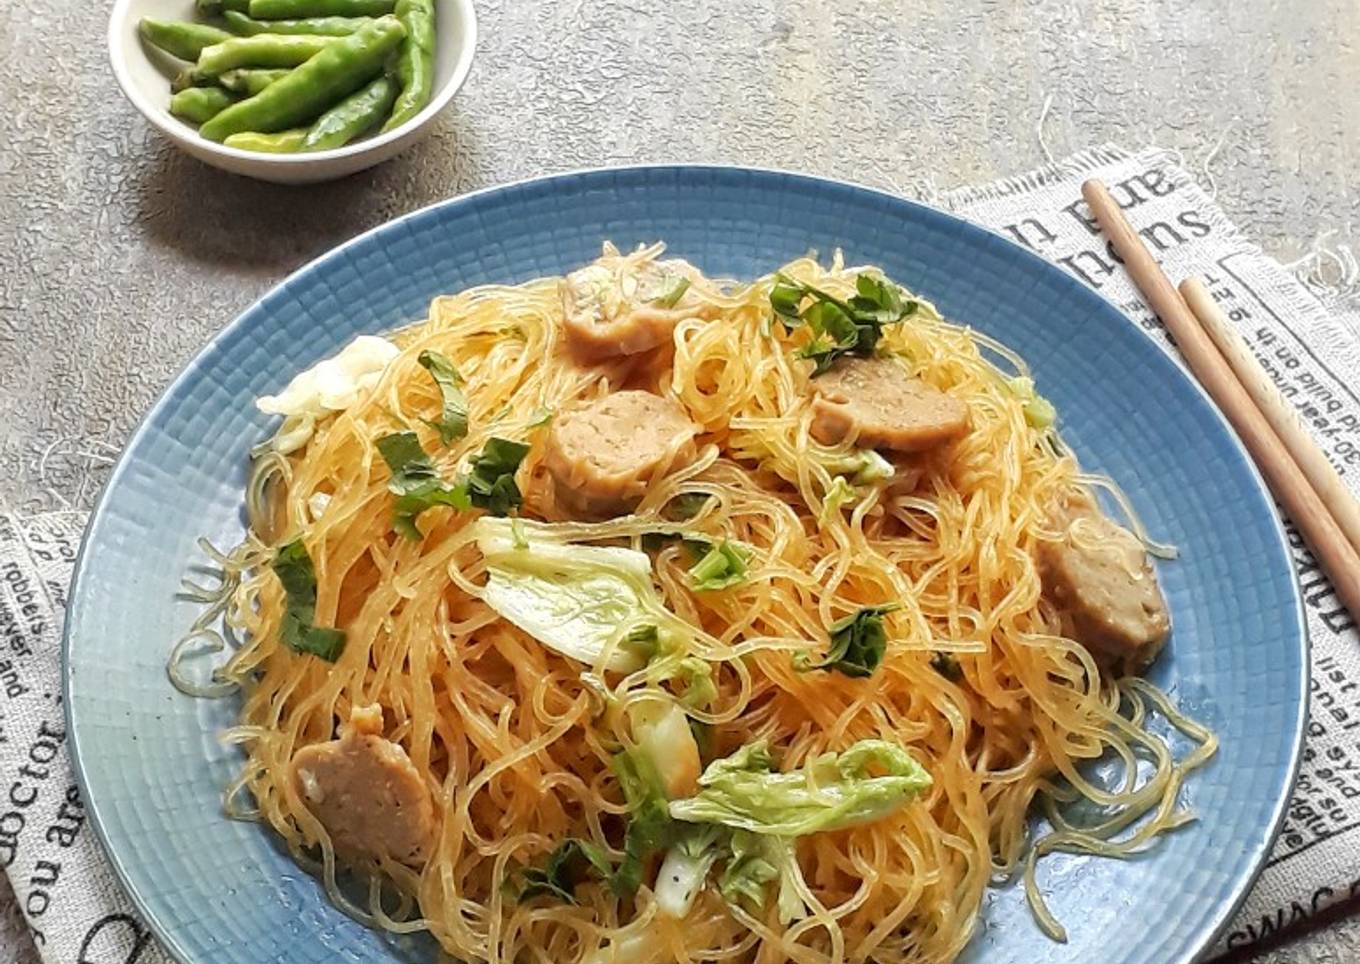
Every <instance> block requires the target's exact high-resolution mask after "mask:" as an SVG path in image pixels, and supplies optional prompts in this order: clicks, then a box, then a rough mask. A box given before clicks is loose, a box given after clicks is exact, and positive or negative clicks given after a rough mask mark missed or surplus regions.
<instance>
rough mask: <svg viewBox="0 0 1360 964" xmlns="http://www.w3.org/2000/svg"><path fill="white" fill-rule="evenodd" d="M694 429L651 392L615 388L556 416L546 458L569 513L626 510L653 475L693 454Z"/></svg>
mask: <svg viewBox="0 0 1360 964" xmlns="http://www.w3.org/2000/svg"><path fill="white" fill-rule="evenodd" d="M695 432H696V428H695V426H694V423H692V422H691V421H690V420H689V418H688V416H686V414H685V411H684V409H682V408H681V407H680V406H679V405H678V404H676V403H675V402H673V401H671V400H670V399H667V398H661V397H660V396H658V395H653V394H651V393H650V392H635V391H629V392H616V393H614V394H613V395H606V396H605V397H603V398H598V399H596V400H595V401H593V402H589V403H587V404H585V405H583V406H581V407H580V408H576V409H572V410H570V411H566V412H563V413H561V414H560V415H558V416H557V418H556V419H554V420H553V425H552V430H551V431H550V432H549V433H548V441H547V449H546V451H545V453H544V456H543V464H544V465H545V466H546V467H547V469H548V472H549V473H550V474H551V475H552V477H553V482H554V485H555V490H556V493H557V501H558V503H559V504H560V505H561V506H562V507H563V508H564V509H566V511H568V512H570V513H572V514H573V515H578V516H583V517H587V518H609V517H610V516H616V515H623V514H625V513H628V512H631V511H632V510H633V509H635V508H636V507H637V504H638V503H639V502H641V501H642V497H643V495H644V494H646V491H647V483H648V482H650V481H651V480H652V479H653V478H654V477H656V476H658V475H662V474H665V473H666V472H668V471H670V470H672V469H676V468H680V467H682V466H684V465H687V464H688V463H690V462H692V461H693V460H694V455H695V447H694V435H695Z"/></svg>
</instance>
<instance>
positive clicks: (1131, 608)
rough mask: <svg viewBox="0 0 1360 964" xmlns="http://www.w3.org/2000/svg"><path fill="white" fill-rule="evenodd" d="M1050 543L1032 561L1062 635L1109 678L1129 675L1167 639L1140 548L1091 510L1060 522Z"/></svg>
mask: <svg viewBox="0 0 1360 964" xmlns="http://www.w3.org/2000/svg"><path fill="white" fill-rule="evenodd" d="M1063 522H1064V524H1065V525H1066V529H1065V531H1064V533H1063V537H1062V538H1061V539H1060V540H1058V541H1057V542H1041V543H1040V544H1039V547H1038V551H1037V556H1038V559H1037V561H1038V564H1039V578H1040V580H1041V581H1042V583H1043V590H1044V595H1045V596H1046V597H1048V599H1049V600H1050V601H1051V602H1052V603H1053V605H1054V606H1055V607H1057V609H1058V611H1059V613H1061V616H1062V620H1063V629H1064V631H1065V632H1067V633H1068V634H1069V635H1070V636H1071V637H1072V638H1073V639H1075V640H1076V641H1077V642H1079V643H1081V644H1082V645H1083V646H1085V647H1086V648H1087V649H1088V650H1089V651H1090V652H1091V655H1092V656H1094V657H1095V658H1096V661H1097V662H1098V663H1100V664H1101V665H1102V666H1105V667H1107V668H1109V669H1110V670H1112V671H1113V672H1114V673H1115V674H1116V675H1121V676H1122V675H1124V674H1125V673H1136V672H1139V671H1141V670H1142V669H1144V668H1145V667H1147V666H1148V664H1150V663H1151V662H1152V661H1153V660H1154V659H1156V658H1157V654H1158V653H1159V652H1161V649H1162V644H1163V643H1165V642H1166V637H1167V634H1168V633H1169V632H1170V631H1171V617H1170V615H1169V614H1168V612H1167V607H1166V600H1165V599H1164V598H1163V597H1162V590H1161V588H1160V587H1159V586H1158V585H1157V575H1156V573H1154V572H1153V570H1152V562H1151V560H1150V559H1149V558H1148V554H1147V551H1146V550H1145V549H1144V548H1143V544H1142V543H1141V542H1139V541H1138V539H1137V537H1136V536H1134V534H1133V533H1131V532H1129V531H1128V530H1127V529H1125V528H1124V527H1123V526H1119V525H1116V524H1115V523H1113V522H1111V521H1110V520H1109V519H1107V518H1106V517H1105V516H1103V515H1101V514H1100V513H1099V512H1098V511H1095V510H1094V509H1092V510H1089V511H1080V512H1077V513H1075V514H1072V515H1067V516H1065V517H1064V519H1063Z"/></svg>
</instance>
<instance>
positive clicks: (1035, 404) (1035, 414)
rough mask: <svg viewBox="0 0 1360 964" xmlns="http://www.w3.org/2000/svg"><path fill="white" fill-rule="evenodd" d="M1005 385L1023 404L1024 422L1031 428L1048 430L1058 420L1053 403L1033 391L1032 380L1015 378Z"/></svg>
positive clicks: (1020, 377)
mask: <svg viewBox="0 0 1360 964" xmlns="http://www.w3.org/2000/svg"><path fill="white" fill-rule="evenodd" d="M1006 384H1007V385H1008V386H1009V387H1010V390H1011V391H1013V392H1014V393H1015V394H1016V395H1018V396H1019V397H1020V399H1021V400H1022V402H1023V403H1024V405H1023V410H1024V413H1025V421H1026V422H1027V423H1028V424H1029V426H1030V427H1031V428H1048V427H1049V426H1051V425H1052V424H1053V423H1054V422H1056V421H1057V420H1058V410H1057V409H1056V408H1054V407H1053V403H1052V402H1050V401H1049V400H1048V399H1046V398H1044V397H1043V396H1042V395H1040V394H1039V393H1038V392H1036V391H1035V390H1034V379H1032V378H1024V377H1022V376H1016V377H1015V378H1011V379H1008V380H1007V382H1006Z"/></svg>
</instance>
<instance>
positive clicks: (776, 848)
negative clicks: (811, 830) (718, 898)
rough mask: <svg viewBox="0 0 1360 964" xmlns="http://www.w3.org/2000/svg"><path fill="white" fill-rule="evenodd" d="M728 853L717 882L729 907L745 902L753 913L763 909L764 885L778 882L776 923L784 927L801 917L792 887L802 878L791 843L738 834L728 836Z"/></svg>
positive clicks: (800, 901)
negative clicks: (777, 915) (730, 837)
mask: <svg viewBox="0 0 1360 964" xmlns="http://www.w3.org/2000/svg"><path fill="white" fill-rule="evenodd" d="M731 849H732V857H731V859H730V860H728V862H727V867H726V869H725V870H724V871H723V875H722V878H721V879H720V880H719V882H718V891H719V893H721V894H722V895H723V899H724V900H726V901H728V902H729V903H732V904H739V903H742V902H743V901H745V902H747V903H750V904H752V905H753V906H755V907H756V908H757V909H759V908H763V907H764V906H765V901H766V885H767V884H769V883H770V882H771V881H778V882H779V899H778V908H779V922H780V923H781V924H783V925H785V926H788V924H789V923H790V922H792V921H793V920H794V919H795V918H798V917H803V916H805V914H804V911H805V908H804V905H803V899H802V898H801V897H799V896H798V888H797V887H796V886H795V884H796V882H797V881H798V880H800V879H801V878H802V876H803V874H802V871H801V870H799V868H798V858H797V856H796V855H795V854H794V852H793V841H791V840H788V839H784V838H780V837H767V836H763V835H761V834H755V833H748V832H746V831H744V830H738V831H736V832H735V833H733V834H732V842H731Z"/></svg>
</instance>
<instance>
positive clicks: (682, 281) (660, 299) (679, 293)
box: [652, 277, 690, 308]
mask: <svg viewBox="0 0 1360 964" xmlns="http://www.w3.org/2000/svg"><path fill="white" fill-rule="evenodd" d="M689 286H690V280H689V279H688V278H685V277H676V278H675V279H674V280H673V281H672V282H671V286H670V287H669V288H668V289H666V290H665V291H663V292H662V293H661V294H659V295H657V296H656V297H655V298H653V299H652V304H654V305H656V306H657V307H658V308H674V307H675V306H676V305H677V304H679V303H680V299H681V298H683V297H685V292H686V291H688V290H689Z"/></svg>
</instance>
